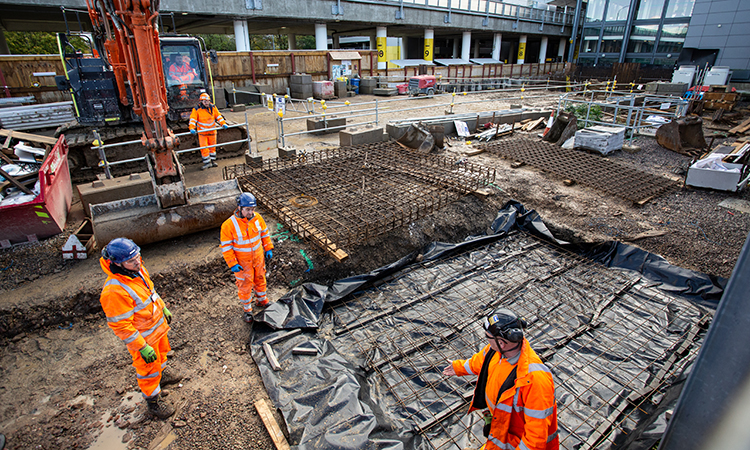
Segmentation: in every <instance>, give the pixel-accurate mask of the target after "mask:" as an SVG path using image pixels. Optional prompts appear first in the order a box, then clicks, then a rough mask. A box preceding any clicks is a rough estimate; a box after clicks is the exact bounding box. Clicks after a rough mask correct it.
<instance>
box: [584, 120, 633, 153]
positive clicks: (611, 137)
mask: <svg viewBox="0 0 750 450" xmlns="http://www.w3.org/2000/svg"><path fill="white" fill-rule="evenodd" d="M624 142H625V128H622V127H605V126H601V125H597V126H594V127H589V128H584V129H583V130H578V131H576V134H575V146H576V148H582V149H586V150H596V151H597V152H599V153H601V154H602V155H608V154H610V153H612V152H613V151H615V150H619V149H621V148H622V144H623V143H624Z"/></svg>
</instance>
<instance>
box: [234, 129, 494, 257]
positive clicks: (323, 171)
mask: <svg viewBox="0 0 750 450" xmlns="http://www.w3.org/2000/svg"><path fill="white" fill-rule="evenodd" d="M231 178H237V180H238V181H239V183H240V186H241V187H242V189H243V191H247V192H251V193H253V194H254V195H255V196H256V197H257V198H258V201H259V202H261V203H262V204H263V205H264V206H266V207H267V208H269V209H270V210H271V211H272V212H273V213H274V214H275V215H276V216H277V217H278V218H279V219H280V220H281V221H282V222H283V223H284V224H285V225H286V226H288V227H289V228H290V230H291V231H292V232H294V233H296V234H297V235H299V236H300V237H304V238H306V239H309V240H311V241H312V242H314V243H315V244H317V245H318V246H320V247H321V248H323V249H324V250H325V251H327V252H328V253H329V254H331V256H333V257H334V258H336V259H337V260H338V261H342V260H343V259H345V258H346V257H347V254H346V252H345V251H344V250H343V249H344V248H351V247H354V246H356V245H358V244H362V243H364V242H366V241H367V240H369V239H371V238H373V237H376V236H378V235H381V234H384V233H387V232H389V231H391V230H394V229H396V228H399V227H402V226H404V225H408V224H409V223H410V222H413V221H414V220H417V219H419V218H421V217H423V216H425V215H427V214H430V213H432V212H434V211H437V210H438V209H440V208H442V207H443V206H445V205H447V204H448V203H451V202H453V201H455V200H457V199H459V198H460V197H461V196H463V195H466V194H468V193H471V192H473V191H475V190H477V189H478V188H479V187H481V186H484V185H486V184H487V183H491V182H493V181H494V180H495V170H494V169H491V168H487V167H484V166H480V165H478V164H473V163H467V162H463V161H458V160H456V159H452V158H446V157H441V156H435V155H425V154H420V153H417V152H415V151H413V150H409V149H404V148H402V147H400V146H399V145H397V144H395V143H377V144H366V145H360V146H352V147H341V148H336V149H329V150H321V151H317V152H311V153H307V154H305V155H302V156H300V157H298V158H294V159H273V160H267V161H264V162H263V164H262V166H261V167H258V168H253V167H250V166H248V165H244V164H242V165H235V166H227V167H225V168H224V179H231Z"/></svg>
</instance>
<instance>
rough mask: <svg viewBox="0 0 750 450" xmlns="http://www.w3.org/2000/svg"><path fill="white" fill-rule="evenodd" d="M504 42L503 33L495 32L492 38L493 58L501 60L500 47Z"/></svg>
mask: <svg viewBox="0 0 750 450" xmlns="http://www.w3.org/2000/svg"><path fill="white" fill-rule="evenodd" d="M502 43H503V35H502V34H501V33H495V36H494V38H493V39H492V59H495V60H497V61H500V47H501V46H502Z"/></svg>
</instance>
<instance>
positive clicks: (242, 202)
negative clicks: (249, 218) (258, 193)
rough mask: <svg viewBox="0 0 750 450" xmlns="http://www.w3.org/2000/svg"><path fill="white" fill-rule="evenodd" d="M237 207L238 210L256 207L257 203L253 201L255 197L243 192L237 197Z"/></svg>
mask: <svg viewBox="0 0 750 450" xmlns="http://www.w3.org/2000/svg"><path fill="white" fill-rule="evenodd" d="M237 206H239V207H240V208H246V207H253V208H254V207H256V206H258V203H257V202H256V201H255V196H254V195H253V194H251V193H249V192H243V193H242V194H240V196H239V197H237Z"/></svg>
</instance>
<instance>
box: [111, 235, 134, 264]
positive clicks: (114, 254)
mask: <svg viewBox="0 0 750 450" xmlns="http://www.w3.org/2000/svg"><path fill="white" fill-rule="evenodd" d="M140 252H141V248H140V247H138V246H137V245H135V242H133V241H131V240H130V239H128V238H116V239H112V240H111V241H110V242H109V244H107V246H106V247H104V249H102V257H103V258H104V259H108V260H110V261H112V262H113V263H115V264H122V263H124V262H125V261H128V260H131V259H133V258H135V257H136V256H138V254H139V253H140Z"/></svg>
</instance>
